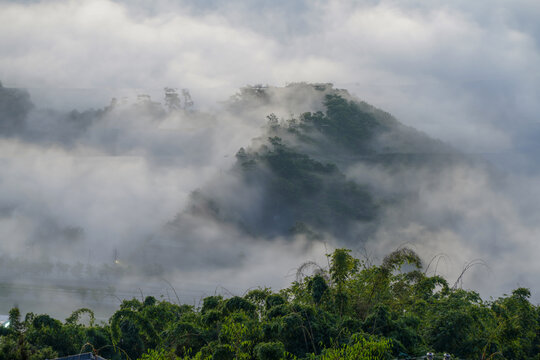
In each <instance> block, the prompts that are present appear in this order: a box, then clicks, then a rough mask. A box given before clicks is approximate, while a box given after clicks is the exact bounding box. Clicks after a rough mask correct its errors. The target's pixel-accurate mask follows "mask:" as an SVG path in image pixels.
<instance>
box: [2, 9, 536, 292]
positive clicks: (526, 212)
mask: <svg viewBox="0 0 540 360" xmlns="http://www.w3.org/2000/svg"><path fill="white" fill-rule="evenodd" d="M539 16H540V5H538V3H537V2H535V1H514V2H511V3H509V2H505V1H488V0H481V1H475V2H474V3H471V2H470V1H454V2H452V3H451V4H449V3H448V2H446V1H431V2H429V3H425V2H420V1H412V0H411V1H389V0H387V1H368V0H366V1H340V2H337V1H301V2H294V3H292V2H289V1H274V2H272V4H271V5H269V4H268V3H267V2H265V1H255V2H247V1H239V0H235V1H228V2H221V1H205V2H200V1H191V0H190V1H188V0H186V1H181V2H177V1H169V0H161V1H156V2H152V5H149V4H148V2H144V1H112V0H90V1H84V2H80V1H69V0H68V1H24V2H15V1H0V48H1V49H2V51H1V52H0V81H2V83H3V84H4V86H6V87H21V88H27V89H29V92H30V94H31V95H32V98H33V100H34V102H35V103H36V105H37V108H38V109H32V110H30V109H29V111H30V113H29V115H28V117H27V118H26V126H27V128H28V129H30V130H31V131H26V130H24V131H23V130H21V129H15V130H13V131H14V132H15V133H17V132H21V131H22V132H21V133H20V134H19V135H17V136H10V137H5V138H2V139H1V140H0V154H1V159H0V161H1V162H2V169H3V171H2V175H1V176H0V180H1V183H0V184H1V186H0V233H1V238H2V239H3V240H2V241H1V242H0V250H1V251H2V253H3V254H9V255H13V256H21V255H23V254H28V253H30V254H31V256H30V257H32V258H35V259H42V258H47V257H49V258H50V259H56V258H58V257H63V258H67V257H69V258H70V259H72V260H73V262H77V261H78V262H83V263H84V262H88V258H100V259H106V261H109V260H110V258H112V256H113V255H112V254H113V250H114V249H115V248H122V250H121V253H122V257H123V256H124V255H127V254H126V253H128V254H129V252H130V249H129V244H131V243H132V242H133V241H135V242H136V243H137V244H139V245H140V246H141V248H142V249H145V246H147V245H144V244H145V241H149V240H148V239H152V238H155V236H156V229H161V228H162V227H163V226H164V225H165V224H167V223H168V222H170V221H171V220H172V219H174V217H175V216H176V215H177V213H178V211H179V210H180V209H182V208H183V206H185V204H186V199H187V198H188V196H189V194H190V192H191V191H193V190H194V189H197V188H198V187H200V186H202V185H204V184H205V183H207V182H208V181H218V182H219V181H224V182H226V181H232V180H230V179H227V178H226V174H225V175H224V173H225V172H226V170H227V169H228V168H229V167H230V166H231V164H232V163H233V161H234V153H235V152H236V151H237V150H238V148H239V147H241V146H246V145H247V144H249V141H250V139H252V138H253V137H256V136H258V135H259V134H260V127H261V125H262V124H263V123H264V120H265V119H264V116H265V114H266V113H267V112H270V110H272V111H275V112H277V113H278V114H279V115H280V116H288V115H289V114H288V112H289V111H291V108H287V107H286V106H285V107H284V106H281V107H279V108H272V109H270V108H265V109H262V110H261V109H259V110H257V111H254V112H249V111H246V112H243V113H242V114H241V115H239V114H234V113H231V112H228V113H227V112H215V111H214V110H215V109H217V108H220V105H217V102H218V101H223V100H226V99H227V98H228V97H229V96H231V95H232V94H234V93H235V92H236V91H237V89H238V88H239V87H241V86H244V85H246V84H256V83H262V84H266V83H268V84H276V85H284V84H286V83H289V82H295V81H308V82H333V83H335V84H336V86H338V87H343V88H347V89H349V90H350V91H351V92H352V93H353V94H355V95H357V96H359V97H360V98H362V99H363V100H366V101H367V102H369V103H372V104H374V105H376V106H378V107H380V108H382V109H384V110H386V111H389V112H390V113H392V114H393V115H395V116H396V117H397V118H398V119H399V120H400V121H402V122H404V123H405V124H406V125H410V126H414V127H415V128H417V129H419V130H421V131H424V132H426V133H427V134H429V135H431V136H432V137H435V138H439V139H442V140H444V141H447V142H449V143H450V144H452V145H453V146H455V147H456V148H459V149H460V150H462V151H464V152H467V153H475V154H479V155H480V156H484V157H485V158H488V159H489V160H490V161H492V162H493V163H495V164H496V165H497V166H499V167H500V168H501V169H502V170H501V173H498V174H496V175H493V173H489V172H485V171H484V169H464V168H451V169H449V170H447V172H446V173H445V174H444V176H443V177H439V176H437V177H434V178H433V177H431V174H410V173H404V174H400V175H399V176H398V177H396V178H395V179H390V180H389V175H388V174H387V173H385V171H384V170H381V169H378V168H369V169H365V168H363V167H362V166H363V165H358V166H357V167H352V168H351V169H348V175H349V176H350V177H351V178H353V179H354V178H362V181H367V182H372V183H373V184H376V185H377V186H379V187H384V186H387V187H396V186H399V185H400V184H402V183H403V182H405V181H410V182H412V183H414V184H417V185H418V184H419V185H418V186H419V189H420V192H419V196H418V198H417V201H416V203H415V206H416V208H415V211H414V212H411V211H410V209H402V208H395V209H393V210H391V211H390V212H389V213H388V214H386V218H385V221H386V222H385V224H386V226H385V227H384V228H381V231H380V232H379V233H378V234H377V235H376V240H377V241H376V242H377V243H379V244H381V246H380V248H379V249H377V250H376V251H377V252H378V253H379V255H383V253H384V252H385V250H384V249H388V248H391V247H392V246H398V245H400V244H402V243H403V242H405V241H410V242H414V243H416V244H418V245H417V246H418V249H419V251H420V252H422V253H423V254H424V255H425V257H429V256H433V255H434V254H435V253H437V252H440V251H444V252H449V253H450V254H449V255H451V256H452V257H454V258H455V259H456V260H455V261H456V262H457V264H454V265H452V266H454V268H455V267H457V268H459V270H460V266H461V265H462V264H461V263H462V262H463V261H466V260H472V259H473V258H476V257H481V256H482V255H486V254H487V255H488V256H487V257H488V259H486V261H489V262H490V264H489V265H490V266H491V268H492V269H493V273H494V274H496V275H495V277H497V276H499V274H503V273H504V274H506V273H512V274H513V276H510V277H508V278H505V279H504V281H503V283H499V282H497V281H495V280H494V283H496V284H494V285H493V286H492V287H490V286H486V287H485V289H486V293H490V294H496V293H497V291H509V290H510V288H512V287H515V286H517V285H525V286H533V285H535V284H536V283H535V282H534V279H533V278H534V274H536V273H537V269H536V267H535V266H534V265H533V263H534V259H531V258H530V257H531V254H534V253H537V251H536V248H537V245H536V240H535V236H536V234H538V230H539V229H537V226H536V225H535V224H536V223H537V222H536V220H538V219H536V216H535V215H534V214H536V213H538V211H537V209H538V207H537V203H538V202H537V201H536V200H537V199H538V198H539V196H540V194H539V193H538V191H537V190H536V187H537V186H536V185H535V184H537V180H538V179H537V174H538V170H539V169H540V166H538V165H539V164H538V160H537V157H536V153H537V151H538V150H539V147H538V145H537V144H538V137H539V136H540V128H539V126H538V114H539V113H540V104H539V102H538V101H537V99H538V96H539V95H540V66H539V65H538V64H540V49H539V45H540V26H539V25H538V22H537V19H538V17H539ZM164 86H173V87H179V88H189V89H190V91H191V93H192V95H193V97H194V99H195V101H196V108H197V109H198V110H203V111H202V112H201V113H197V114H198V115H196V116H195V115H194V114H192V115H190V116H187V117H180V118H174V117H173V118H168V119H166V120H163V121H160V122H159V123H157V122H152V121H148V119H151V118H152V116H151V115H149V114H146V115H145V114H142V115H141V114H140V112H137V111H135V112H133V111H131V110H129V109H124V110H123V111H120V112H116V113H110V114H108V115H106V116H105V117H104V118H103V119H102V121H100V122H97V123H89V122H88V121H87V120H88V119H92V118H93V117H94V116H95V113H88V114H86V115H84V114H83V113H78V114H75V115H73V114H70V113H69V112H68V111H67V110H71V109H73V108H77V109H79V110H80V111H82V110H84V109H86V108H89V107H94V108H103V107H104V106H105V105H106V104H108V103H109V101H110V98H111V97H113V96H115V97H117V98H118V99H121V98H122V97H124V96H127V97H129V98H130V99H129V101H131V102H133V101H134V98H135V96H136V95H137V94H140V93H147V94H150V95H152V98H153V99H158V101H162V100H161V99H162V96H163V95H162V89H163V87H164ZM47 107H52V108H56V109H59V110H44V108H47ZM301 108H302V106H297V107H296V108H295V109H294V111H295V112H297V111H298V110H299V109H301ZM205 111H206V112H205ZM216 113H217V114H219V115H216ZM85 116H87V118H85ZM197 116H198V117H197ZM85 119H86V120H85ZM0 120H4V119H0ZM0 123H2V124H3V122H1V121H0ZM21 134H22V135H21ZM506 171H510V174H511V175H508V174H507V175H505V177H503V176H502V175H500V174H502V173H506ZM420 175H422V176H423V179H424V180H422V177H421V176H420ZM439 175H440V174H439ZM366 176H367V177H368V178H366ZM491 176H494V177H501V178H502V179H501V181H502V182H504V183H505V184H504V186H503V187H501V188H500V189H503V188H504V192H502V193H499V192H498V190H500V189H499V188H497V191H496V190H494V188H492V187H490V186H491V185H488V183H490V181H492V180H493V179H490V177H491ZM486 177H487V178H486ZM216 179H218V180H216ZM426 179H427V180H426ZM385 184H386V185H385ZM379 190H380V191H387V190H388V189H384V188H382V189H379ZM441 204H444V205H441ZM434 209H435V210H436V211H432V210H434ZM407 210H409V211H407ZM186 221H188V220H186ZM196 221H197V220H194V219H191V220H189V221H188V222H190V224H189V225H190V226H189V229H191V230H190V231H187V232H186V234H185V237H186V241H185V244H186V245H185V248H183V249H180V250H178V249H177V250H175V251H178V252H179V253H182V254H184V255H185V254H189V251H193V253H194V254H201V253H202V252H203V249H204V246H207V247H208V248H214V249H219V253H220V256H221V258H222V260H223V264H227V266H225V268H227V270H222V271H224V272H221V275H223V274H226V277H221V278H220V277H219V276H218V275H219V273H215V272H212V271H210V270H212V269H210V270H209V271H208V272H201V271H200V269H199V268H197V271H198V273H197V274H187V273H186V272H183V273H181V274H180V275H179V276H178V277H182V276H183V277H184V280H185V281H192V284H195V283H216V282H220V281H224V280H223V279H225V278H229V279H230V278H232V277H236V278H237V279H239V280H238V283H241V284H242V285H246V286H251V285H254V284H258V282H257V281H256V280H257V279H261V282H262V283H265V284H269V285H273V286H282V285H284V284H286V283H287V282H288V281H289V280H290V279H288V278H284V277H283V276H284V274H285V273H287V272H288V271H289V270H290V268H292V267H293V266H294V265H298V263H300V262H302V261H303V260H306V259H309V258H313V259H317V260H319V261H320V260H324V257H323V254H324V252H325V251H326V250H324V246H323V244H322V243H317V244H314V245H312V246H308V245H306V244H305V243H303V242H302V240H298V242H295V243H293V244H288V243H286V242H283V241H282V239H276V242H275V244H274V246H272V247H269V246H268V244H267V243H264V242H263V243H261V242H259V241H258V240H257V241H253V240H254V239H251V238H242V235H241V234H239V233H238V232H237V231H236V230H235V229H223V228H220V227H217V226H214V225H208V226H207V227H201V226H197V224H195V223H196ZM441 224H442V225H441ZM452 225H456V226H452ZM186 226H187V225H186ZM201 229H204V231H203V230H201ZM201 231H203V233H201ZM160 236H163V239H167V235H166V234H161V235H160ZM189 238H193V239H194V238H197V239H200V238H203V239H206V240H205V241H206V242H202V243H199V244H195V242H190V241H188V240H189ZM6 239H9V241H7V240H6ZM41 239H49V240H50V241H51V243H50V246H41V245H40V246H38V245H35V244H37V243H38V241H41ZM163 241H166V240H163ZM469 241H470V242H469ZM374 243H375V242H374ZM441 244H443V245H444V244H454V245H452V246H448V247H446V246H442V245H441ZM455 244H457V245H455ZM161 245H163V246H164V249H165V250H164V251H165V252H167V249H169V250H170V249H172V248H174V246H176V245H175V244H169V243H165V244H161ZM167 246H169V247H167ZM190 246H195V248H191V249H190ZM383 248H384V249H383ZM32 249H34V250H32ZM36 249H39V250H36ZM136 249H138V248H136ZM136 249H133V251H135V250H136ZM38 251H39V255H38V254H36V253H37V252H38ZM175 251H172V250H171V251H170V253H173V254H174V253H175ZM374 251H375V250H374ZM73 254H77V255H76V256H75V255H73ZM242 254H244V255H242ZM265 254H266V255H265ZM284 254H287V255H284ZM208 259H209V258H207V259H206V260H205V261H209V260H208ZM212 259H213V260H212V261H218V260H217V259H216V258H215V257H212ZM275 259H280V260H279V261H280V263H279V266H275V261H276V260H275ZM188 260H193V259H190V257H189V256H187V255H186V256H185V261H186V264H190V262H189V261H188ZM106 261H105V262H106ZM167 261H170V259H168V260H167ZM183 261H184V260H183ZM231 263H235V264H241V265H242V266H239V267H234V266H232V267H230V266H228V265H230V264H231ZM218 265H219V264H216V266H218ZM243 265H245V267H244V266H243ZM218 267H219V266H218ZM178 268H180V269H182V268H184V270H185V268H186V266H178ZM246 269H250V270H246ZM459 270H458V271H459ZM182 274H183V275H182ZM449 274H453V273H452V271H449ZM514 275H515V276H514ZM276 276H277V278H278V280H275V279H276ZM280 276H281V277H280ZM478 276H482V275H478ZM189 279H191V280H189ZM272 279H274V280H272ZM475 281H476V283H481V281H478V279H476V280H475ZM224 285H227V284H224ZM228 285H229V286H231V287H232V286H233V285H231V284H228ZM536 285H538V284H536ZM191 286H192V287H195V285H191ZM240 287H241V286H240ZM240 287H239V288H240ZM536 287H538V286H536ZM206 290H207V288H205V291H206ZM239 291H240V290H239Z"/></svg>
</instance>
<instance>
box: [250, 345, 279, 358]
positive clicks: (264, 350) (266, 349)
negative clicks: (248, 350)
mask: <svg viewBox="0 0 540 360" xmlns="http://www.w3.org/2000/svg"><path fill="white" fill-rule="evenodd" d="M255 354H256V356H257V360H280V359H283V358H284V357H285V347H284V346H283V344H282V343H281V342H262V343H259V344H258V345H257V346H256V347H255Z"/></svg>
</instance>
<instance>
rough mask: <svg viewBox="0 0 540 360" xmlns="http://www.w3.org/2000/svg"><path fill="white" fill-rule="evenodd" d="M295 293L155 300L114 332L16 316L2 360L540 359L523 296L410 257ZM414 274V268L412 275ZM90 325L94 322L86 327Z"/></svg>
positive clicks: (327, 275) (4, 339)
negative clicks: (470, 283) (453, 284)
mask: <svg viewBox="0 0 540 360" xmlns="http://www.w3.org/2000/svg"><path fill="white" fill-rule="evenodd" d="M328 257H329V260H330V263H329V267H328V269H324V268H322V267H317V271H316V273H315V274H314V275H312V276H309V275H307V276H305V277H303V278H299V279H298V281H296V282H294V283H293V284H291V286H290V287H289V288H287V289H283V290H282V291H280V292H279V293H273V292H272V291H271V290H270V289H266V288H259V289H255V290H251V291H249V292H248V293H246V295H245V296H244V297H240V296H234V297H231V298H228V299H224V298H223V297H221V296H210V297H207V298H205V299H203V303H202V307H201V308H200V309H194V308H193V307H192V306H188V305H177V304H172V303H169V302H167V301H157V300H156V299H155V298H152V297H147V298H146V299H145V300H144V301H139V300H136V299H132V300H126V301H123V302H122V304H121V306H120V309H119V310H118V311H117V312H116V313H115V314H113V316H112V317H111V318H110V320H109V324H103V323H102V324H95V321H94V319H93V313H92V312H91V311H90V310H89V309H79V310H77V311H75V312H74V313H73V314H72V315H71V316H70V317H68V318H67V319H66V322H65V323H62V322H61V321H58V320H56V319H54V318H52V317H50V316H48V315H46V314H39V315H36V314H33V313H28V314H26V315H25V316H24V319H23V318H22V316H21V313H20V311H19V310H18V309H17V308H14V309H12V310H11V311H10V314H9V316H10V321H11V325H10V327H9V328H4V329H3V331H2V332H1V333H0V360H4V359H5V360H28V359H43V358H54V357H57V356H65V355H71V354H77V353H79V352H81V351H83V350H84V351H90V350H92V351H94V352H96V353H98V354H99V355H101V356H104V357H105V358H110V359H112V360H120V359H126V358H127V357H129V358H130V359H137V358H139V359H143V360H179V359H183V360H203V359H214V360H215V359H250V360H251V359H295V358H296V359H313V360H314V359H323V360H326V359H387V358H392V357H394V358H395V357H396V356H398V355H399V354H401V355H399V358H401V357H403V356H405V355H404V354H409V355H411V356H419V355H421V354H425V353H426V351H434V352H437V353H443V352H448V353H451V354H453V356H455V357H459V358H466V359H517V360H524V359H537V360H538V359H539V358H538V353H539V352H538V349H539V345H540V309H539V307H538V306H535V305H533V304H531V303H530V301H529V298H530V291H529V290H528V289H525V288H518V289H516V290H514V291H513V292H512V294H511V295H505V296H502V297H500V298H498V299H496V300H493V301H491V302H485V301H483V300H482V299H481V298H480V296H479V295H478V294H477V293H475V292H473V291H466V290H462V289H451V288H449V287H448V283H447V281H446V280H445V279H443V278H442V277H440V276H428V275H426V274H425V272H423V271H422V262H421V261H420V258H419V257H418V256H417V255H416V254H415V253H414V252H413V251H411V250H409V249H400V250H398V251H395V252H392V253H390V254H389V255H388V256H387V257H385V258H384V260H383V261H382V263H381V264H380V265H366V263H365V262H362V261H359V260H358V259H356V258H355V257H354V256H353V255H352V252H351V251H350V250H348V249H336V250H335V251H334V252H332V254H329V255H328ZM406 264H408V266H407V267H405V266H404V265H406ZM82 314H88V315H89V321H79V317H80V316H81V315H82Z"/></svg>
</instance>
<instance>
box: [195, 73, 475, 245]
mask: <svg viewBox="0 0 540 360" xmlns="http://www.w3.org/2000/svg"><path fill="white" fill-rule="evenodd" d="M291 99H296V101H297V102H300V103H301V102H308V105H306V104H302V105H303V106H302V105H298V104H295V103H294V101H293V100H291ZM287 101H289V102H293V103H292V104H291V103H288V102H287ZM276 102H278V103H279V104H280V105H277V104H275V103H276ZM310 102H311V103H310ZM229 106H230V108H231V109H232V111H233V112H234V111H235V109H237V108H238V109H241V110H238V111H237V113H238V112H243V113H242V116H246V115H245V112H246V111H247V110H246V109H276V107H277V108H278V109H279V107H280V106H282V107H283V108H285V109H286V111H292V110H296V111H299V110H301V109H306V108H314V109H320V110H318V111H308V112H302V113H300V114H297V115H294V114H293V115H289V116H288V117H281V118H279V117H278V116H277V115H276V114H274V113H271V114H270V115H267V116H266V119H267V123H266V125H265V126H264V127H263V129H262V130H261V132H262V134H261V135H260V136H259V137H256V138H255V139H253V140H252V144H251V145H250V146H246V147H242V148H240V149H239V150H238V152H237V153H236V163H235V165H234V166H233V168H232V169H231V170H230V175H231V176H232V177H234V178H235V179H237V181H238V182H239V183H240V184H241V185H238V184H237V183H235V184H234V186H230V187H229V189H227V188H226V186H227V185H226V184H225V185H224V184H222V183H221V182H217V183H215V184H212V185H209V186H206V187H205V186H203V187H202V188H201V189H199V190H197V191H195V192H194V193H193V196H192V202H191V207H190V208H189V209H190V210H191V213H192V214H196V215H204V216H209V217H211V218H213V219H216V220H218V221H224V222H229V223H232V224H235V225H238V226H240V227H241V228H242V229H243V230H245V231H246V232H248V233H249V234H254V235H258V236H263V237H266V238H269V237H274V236H291V235H298V234H304V235H307V236H308V237H323V236H324V234H330V235H332V236H337V237H339V238H340V239H341V240H342V241H351V240H352V241H354V242H356V239H357V238H358V237H368V236H369V235H370V233H371V232H372V231H374V230H375V229H377V227H378V223H377V220H378V218H379V215H380V214H381V213H382V212H384V211H385V210H386V208H387V207H388V206H392V205H396V204H398V203H403V202H406V201H407V200H408V199H409V197H410V195H411V194H414V193H415V192H416V191H418V188H417V187H416V188H415V186H416V184H411V186H412V187H411V188H410V189H408V190H404V189H401V188H399V187H396V188H395V189H394V190H393V191H391V192H390V193H388V192H385V191H380V190H379V189H376V188H375V186H373V185H374V184H373V183H370V181H365V180H361V179H357V178H355V177H354V176H350V174H346V173H348V172H350V169H351V168H352V167H354V166H359V165H364V166H366V167H368V168H366V169H365V170H364V172H365V173H369V172H370V171H371V169H373V168H381V169H383V170H382V171H384V172H387V173H388V176H389V177H395V178H399V177H400V174H402V173H403V172H407V171H412V172H414V171H418V172H422V171H424V172H428V173H431V174H436V173H437V172H438V171H441V170H444V169H449V168H452V167H453V166H456V165H461V166H471V167H472V164H473V160H472V159H471V158H468V157H467V156H465V155H463V154H460V153H459V152H458V151H456V150H454V149H452V148H451V147H450V146H448V145H446V144H444V143H442V142H440V141H437V140H434V139H431V138H430V137H428V136H427V135H425V134H422V133H420V132H418V131H416V130H414V129H412V128H409V127H406V126H404V125H403V124H401V123H399V122H398V121H397V120H396V119H394V118H393V117H392V116H391V115H390V114H388V113H386V112H384V111H381V110H378V109H376V108H374V107H372V106H370V105H368V104H366V103H364V102H361V101H359V100H356V99H353V98H352V97H351V96H350V95H349V94H348V93H347V91H345V90H339V89H334V88H333V87H332V85H331V84H291V85H288V86H287V87H286V88H283V89H276V88H267V87H250V88H245V89H243V91H242V92H241V93H240V94H239V95H238V97H237V98H235V99H234V101H232V102H231V104H230V105H229ZM282 112H284V111H283V110H282ZM251 116H255V115H251ZM347 175H349V176H347ZM216 187H218V188H219V191H217V190H216V189H215V188H216ZM224 188H225V189H224ZM231 192H234V193H237V194H238V196H239V197H247V198H248V199H249V201H247V204H246V203H243V202H239V201H235V199H234V198H233V199H231V197H230V196H229V194H230V193H231ZM253 193H255V195H252V194H253Z"/></svg>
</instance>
